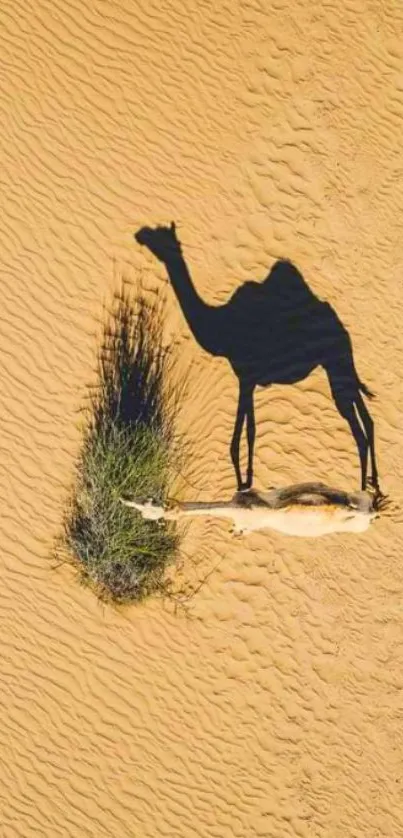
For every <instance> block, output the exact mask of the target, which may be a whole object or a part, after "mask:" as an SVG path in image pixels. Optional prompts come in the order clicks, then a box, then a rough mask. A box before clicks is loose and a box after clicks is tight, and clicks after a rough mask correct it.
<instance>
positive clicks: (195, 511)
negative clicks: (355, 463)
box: [121, 483, 386, 537]
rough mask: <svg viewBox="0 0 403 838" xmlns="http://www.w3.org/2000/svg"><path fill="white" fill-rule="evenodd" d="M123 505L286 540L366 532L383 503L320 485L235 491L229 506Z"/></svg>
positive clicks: (159, 516) (153, 515) (155, 516)
mask: <svg viewBox="0 0 403 838" xmlns="http://www.w3.org/2000/svg"><path fill="white" fill-rule="evenodd" d="M121 501H122V503H123V504H125V506H129V507H131V508H133V509H135V510H137V512H139V513H140V514H141V515H142V517H143V518H146V519H148V520H153V521H160V520H165V521H177V520H178V519H179V518H182V517H185V516H194V515H207V516H210V517H214V518H229V519H230V520H232V521H233V530H232V531H233V533H236V534H237V535H242V534H243V533H249V532H253V531H255V530H262V529H272V530H276V531H277V532H281V533H283V534H285V535H294V536H305V537H317V536H321V535H329V534H330V533H336V532H354V533H360V532H364V531H365V530H366V529H368V527H369V525H370V523H371V522H372V521H373V519H374V518H376V517H378V515H379V510H380V509H381V508H382V507H383V505H384V504H385V503H386V500H385V499H381V497H380V496H379V495H376V494H375V495H373V496H371V495H370V494H369V493H368V492H357V493H355V494H349V493H347V492H342V491H338V490H337V489H332V488H329V487H328V486H325V485H324V484H323V483H299V484H295V485H294V486H288V487H287V488H284V489H271V490H270V491H268V492H259V491H256V490H248V491H242V492H236V493H235V495H234V497H233V498H232V500H230V501H215V502H212V503H211V502H204V503H203V502H176V503H174V504H173V505H172V506H170V507H166V508H165V507H164V506H158V505H155V504H153V502H152V501H151V500H150V501H148V502H147V503H139V502H137V501H133V500H126V499H123V498H121Z"/></svg>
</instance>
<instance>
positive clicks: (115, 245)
mask: <svg viewBox="0 0 403 838" xmlns="http://www.w3.org/2000/svg"><path fill="white" fill-rule="evenodd" d="M0 23H1V33H2V36H1V44H2V59H1V66H2V71H1V80H2V83H1V86H0V115H1V120H0V121H1V126H2V128H1V136H0V143H1V176H0V177H1V194H2V201H1V209H2V214H1V230H0V236H1V247H0V259H1V283H2V306H1V309H0V357H1V365H0V392H1V398H0V405H1V407H0V419H1V423H0V444H1V455H2V456H1V469H0V493H1V494H0V497H1V551H0V561H1V565H2V568H1V577H2V594H1V606H0V607H1V613H0V617H1V656H0V667H1V677H0V686H1V689H0V696H1V698H0V701H1V718H0V743H1V751H0V753H1V760H0V835H1V838H59V836H60V838H67V836H72V838H90V837H91V838H92V837H93V838H111V836H114V838H162V836H167V837H168V836H169V838H193V837H194V836H195V837H196V836H197V838H234V837H235V838H255V836H264V838H288V836H290V838H294V836H295V838H296V836H298V838H311V836H312V838H313V836H315V838H379V837H380V836H382V838H398V836H400V835H402V834H403V805H402V804H403V801H402V789H403V733H402V706H403V705H402V689H403V652H402V627H403V606H402V589H403V564H402V556H403V520H402V516H401V514H400V517H399V514H396V515H395V516H394V517H393V516H391V517H386V516H384V517H381V518H380V520H379V521H376V522H375V523H374V524H373V526H372V527H371V528H370V530H368V532H366V533H363V534H361V535H359V536H357V537H352V536H348V535H334V536H329V537H328V538H327V539H326V540H321V539H317V540H313V539H312V540H311V539H309V540H307V541H305V540H304V539H297V538H291V539H290V538H284V537H283V536H281V535H280V534H276V533H256V534H252V535H251V536H250V537H248V539H246V540H245V539H244V540H241V541H236V542H234V541H233V540H232V539H231V537H230V536H229V533H228V528H227V527H225V526H224V525H223V524H222V523H220V522H218V521H208V520H206V521H204V520H201V519H200V520H197V521H196V522H194V523H192V524H191V526H190V527H189V530H188V532H187V535H186V538H185V542H184V567H183V571H182V573H183V575H184V578H185V579H186V578H187V575H190V574H192V575H193V576H192V578H193V577H195V578H197V579H202V578H205V577H206V581H205V583H204V585H202V587H201V588H200V589H199V590H198V591H197V593H196V595H195V596H194V598H193V599H192V601H191V603H190V617H192V618H193V619H187V618H185V617H184V616H182V615H181V614H179V615H176V616H175V615H174V614H172V613H171V611H170V610H169V609H166V608H164V607H163V606H162V604H161V603H160V602H154V603H150V604H148V605H146V606H144V607H141V608H133V609H129V610H126V611H124V612H121V611H116V610H113V609H111V608H110V607H105V606H100V605H99V604H98V602H97V601H96V599H95V597H94V596H93V594H92V593H91V592H90V591H88V590H84V589H83V588H80V587H79V586H78V584H77V582H76V580H75V578H74V575H73V573H72V572H71V571H70V570H68V569H66V568H61V569H59V570H57V571H53V570H52V569H51V566H50V562H49V551H50V549H51V546H52V543H53V539H54V537H55V535H56V534H57V532H58V531H59V528H60V522H61V517H62V512H63V505H64V502H65V497H66V491H67V490H68V487H69V485H70V482H71V479H72V474H73V465H74V460H75V456H76V454H77V451H78V450H79V445H80V434H81V431H80V422H81V415H80V412H79V411H80V409H81V408H82V406H83V404H84V402H85V395H86V385H87V383H88V382H91V381H93V380H94V370H95V362H96V351H97V345H98V340H99V336H100V334H101V327H102V322H103V312H104V305H107V304H108V302H109V301H110V299H111V295H112V293H113V291H114V290H115V289H116V288H117V287H118V285H119V282H120V279H121V277H122V276H124V277H125V278H126V279H127V280H128V281H129V282H130V281H133V282H134V280H135V278H136V276H137V275H138V272H139V271H141V272H142V275H143V281H144V284H145V287H146V290H147V291H148V292H150V294H151V293H153V292H155V291H156V290H157V289H159V288H161V286H163V287H164V288H165V295H166V304H165V305H166V336H165V337H166V340H167V341H171V342H173V344H174V346H175V347H176V350H177V356H178V366H177V375H178V377H179V378H181V377H183V376H185V375H186V376H187V377H188V383H187V389H186V394H185V397H184V400H183V404H182V408H181V415H180V426H181V430H182V431H184V432H185V433H186V438H187V442H188V445H189V450H190V451H191V452H192V461H191V462H190V463H189V464H188V473H187V479H188V480H189V486H190V487H191V488H189V497H192V498H194V497H197V498H198V499H200V500H204V499H209V498H219V497H227V496H230V495H231V493H232V492H233V491H234V489H235V486H234V476H233V471H232V466H231V463H230V459H229V454H228V445H229V440H230V437H231V432H232V425H233V419H234V412H235V408H236V399H237V382H236V379H235V377H234V375H233V373H232V371H231V369H230V367H229V365H228V364H227V362H226V361H225V360H223V359H217V358H213V357H211V356H210V355H208V354H207V353H205V352H204V351H203V350H202V349H201V348H200V347H199V346H198V345H197V343H196V342H195V341H194V339H193V337H192V336H191V334H190V332H189V330H188V327H187V326H186V324H185V321H184V319H183V316H182V314H181V312H180V310H179V307H178V305H177V303H176V300H175V299H174V296H173V293H172V290H171V289H170V288H169V286H168V284H167V283H166V280H165V273H164V269H163V267H162V266H161V265H159V264H158V263H157V262H156V260H155V259H154V258H153V257H152V255H151V254H150V253H148V252H147V251H146V250H145V249H142V248H141V247H140V246H139V245H138V244H136V242H135V241H134V239H133V233H134V232H135V231H136V230H137V229H138V228H139V227H140V226H142V225H144V224H150V225H154V224H156V223H169V222H170V221H171V220H174V221H175V222H176V224H177V229H178V235H179V237H180V239H181V241H182V243H183V246H184V252H185V254H186V258H187V260H188V264H189V266H190V268H191V270H192V275H193V278H194V281H195V284H196V286H197V288H198V290H199V291H200V293H201V295H202V296H203V298H204V299H205V300H206V301H207V302H210V303H219V302H224V301H225V300H226V299H228V297H229V296H230V295H231V294H232V293H233V291H234V290H235V289H236V288H237V287H239V285H240V284H241V283H242V282H244V281H245V280H247V279H251V278H253V279H263V278H264V277H265V276H266V274H267V273H268V271H269V269H270V267H271V266H272V264H273V262H274V260H275V259H276V258H280V257H286V258H288V259H291V260H292V261H293V262H294V263H295V264H296V265H297V266H298V268H299V270H300V271H301V272H302V274H303V275H304V277H305V279H306V281H307V282H308V284H309V286H310V288H311V289H312V290H313V291H314V293H315V294H317V295H318V296H319V297H321V298H322V299H325V300H327V301H328V302H329V303H330V304H331V305H332V306H333V307H334V309H335V310H336V311H337V313H338V316H339V317H340V319H341V320H342V322H343V323H344V325H345V327H346V328H347V329H348V331H349V333H350V336H351V338H352V341H353V346H354V353H355V360H356V364H357V368H358V370H359V374H360V377H361V378H362V379H363V380H364V381H365V382H366V383H367V385H368V386H369V387H370V388H371V389H373V390H374V391H376V393H377V396H378V398H377V400H376V401H375V402H373V403H372V404H371V412H372V415H373V418H374V421H375V425H376V434H377V453H378V459H379V468H380V477H381V485H382V488H383V490H384V491H385V492H387V493H388V494H389V495H390V496H392V497H393V498H395V499H399V497H401V487H402V485H403V461H402V456H401V447H402V445H401V434H402V432H401V417H402V413H403V387H402V369H403V338H402V316H403V302H402V287H403V286H402V281H403V280H402V277H403V256H402V252H403V251H402V247H403V245H402V243H403V189H402V180H403V151H402V124H403V123H402V120H403V75H402V66H403V63H402V62H403V7H402V5H401V3H400V2H398V0H368V1H367V2H362V0H350V1H349V2H348V3H337V2H335V0H333V2H331V3H326V4H323V3H308V2H306V0H293V1H292V2H291V3H290V2H288V3H286V2H284V0H276V2H273V3H264V2H261V0H256V2H253V1H252V0H250V2H249V0H245V2H244V0H242V2H241V0H233V2H222V0H218V2H212V1H211V2H202V3H200V2H196V0H184V2H183V3H179V2H175V0H172V2H171V1H170V0H168V2H166V3H162V4H161V3H156V2H154V0H151V2H150V0H148V2H145V0H137V2H129V0H120V2H111V0H94V2H91V3H87V2H83V0H66V2H61V0H54V2H50V1H49V0H37V2H36V3H26V2H21V1H20V0H13V2H10V1H9V0H5V2H3V3H2V7H1V10H0ZM256 418H257V428H258V436H257V449H256V459H255V481H256V485H258V486H262V487H265V486H269V485H287V484H289V483H295V482H299V481H306V480H318V481H319V480H321V481H323V482H331V483H332V484H335V485H340V486H344V487H345V488H347V489H348V490H353V489H355V488H358V487H359V468H358V458H357V454H356V450H355V446H354V442H353V439H352V437H351V434H350V433H349V430H348V427H347V425H346V424H345V422H344V421H343V419H342V418H341V417H340V415H339V414H338V413H337V411H336V410H335V407H334V404H333V401H332V398H331V395H330V391H329V386H328V383H327V380H326V377H325V375H324V373H323V372H322V371H321V370H317V371H316V372H314V373H313V374H312V375H311V376H310V377H309V378H308V379H306V380H305V381H303V382H301V383H299V384H296V385H295V386H292V387H289V386H283V387H282V386H274V387H273V388H271V389H270V390H262V391H260V392H259V393H258V395H257V398H256ZM195 563H196V564H195Z"/></svg>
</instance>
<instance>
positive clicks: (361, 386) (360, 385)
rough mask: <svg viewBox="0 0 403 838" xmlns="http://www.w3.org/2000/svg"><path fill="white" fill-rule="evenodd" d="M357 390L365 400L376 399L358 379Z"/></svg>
mask: <svg viewBox="0 0 403 838" xmlns="http://www.w3.org/2000/svg"><path fill="white" fill-rule="evenodd" d="M358 389H359V390H361V393H364V396H366V397H367V399H376V394H375V393H373V392H372V390H370V389H369V387H367V385H366V384H364V382H363V381H360V379H358Z"/></svg>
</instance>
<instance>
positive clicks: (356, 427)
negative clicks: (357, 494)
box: [333, 395, 368, 491]
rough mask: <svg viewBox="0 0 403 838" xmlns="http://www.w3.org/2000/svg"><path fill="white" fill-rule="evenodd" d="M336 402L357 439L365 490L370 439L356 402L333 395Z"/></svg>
mask: <svg viewBox="0 0 403 838" xmlns="http://www.w3.org/2000/svg"><path fill="white" fill-rule="evenodd" d="M333 398H334V399H335V402H336V407H337V410H338V411H339V413H340V415H341V416H343V418H344V419H346V421H347V422H348V424H349V425H350V428H351V432H352V434H353V437H354V439H355V442H356V445H357V448H358V454H359V457H360V464H361V489H362V490H363V491H365V489H366V485H367V467H368V440H367V437H366V435H365V433H364V431H363V429H362V427H361V425H360V423H359V421H358V419H357V416H356V413H355V410H354V402H353V401H352V400H351V399H346V398H343V397H340V396H335V395H334V396H333Z"/></svg>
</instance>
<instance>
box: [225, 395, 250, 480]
mask: <svg viewBox="0 0 403 838" xmlns="http://www.w3.org/2000/svg"><path fill="white" fill-rule="evenodd" d="M251 404H252V421H250V419H249V417H250V416H251V408H250V405H251ZM246 417H248V420H247V421H248V424H247V429H248V430H247V433H248V447H249V451H248V475H247V483H246V484H245V483H243V482H242V475H241V466H240V447H241V436H242V430H243V425H244V422H245V419H246ZM254 439H255V422H254V417H253V388H251V387H250V386H249V385H246V384H245V383H244V382H242V381H240V383H239V397H238V409H237V414H236V419H235V425H234V433H233V435H232V441H231V448H230V451H231V460H232V463H233V466H234V469H235V474H236V479H237V484H238V491H241V490H242V489H249V488H250V485H251V482H252V470H253V463H252V458H253V443H254ZM249 481H250V482H249Z"/></svg>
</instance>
